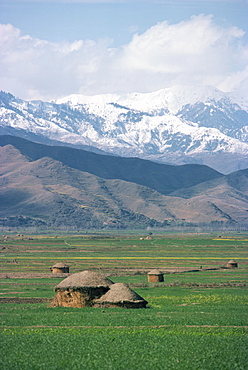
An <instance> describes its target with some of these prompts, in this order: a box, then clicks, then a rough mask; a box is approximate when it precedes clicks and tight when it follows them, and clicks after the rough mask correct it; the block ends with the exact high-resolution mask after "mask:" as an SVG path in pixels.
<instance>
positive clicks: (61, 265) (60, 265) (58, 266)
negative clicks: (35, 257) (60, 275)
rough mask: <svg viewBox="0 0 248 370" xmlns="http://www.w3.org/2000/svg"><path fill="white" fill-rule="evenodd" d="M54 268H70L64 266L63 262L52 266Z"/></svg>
mask: <svg viewBox="0 0 248 370" xmlns="http://www.w3.org/2000/svg"><path fill="white" fill-rule="evenodd" d="M52 267H53V268H54V267H56V268H63V267H68V266H67V265H66V264H64V263H63V262H57V263H55V265H53V266H52Z"/></svg>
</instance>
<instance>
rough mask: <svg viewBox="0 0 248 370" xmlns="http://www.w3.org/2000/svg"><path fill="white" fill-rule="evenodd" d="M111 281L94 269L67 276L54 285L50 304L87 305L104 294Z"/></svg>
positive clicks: (64, 305)
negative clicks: (53, 293) (54, 293)
mask: <svg viewBox="0 0 248 370" xmlns="http://www.w3.org/2000/svg"><path fill="white" fill-rule="evenodd" d="M112 284H113V282H112V281H111V280H110V279H108V278H106V277H104V276H103V275H101V274H99V273H97V272H94V271H83V272H79V273H76V274H72V275H70V276H68V277H67V278H66V279H64V280H63V281H61V282H60V283H59V284H58V285H57V286H56V287H55V289H54V290H55V292H56V295H55V297H54V299H53V301H52V303H51V306H53V307H56V306H63V307H87V306H92V305H93V304H94V303H93V301H94V299H97V298H100V297H101V296H102V295H104V294H105V293H106V292H107V291H108V290H109V287H110V286H111V285H112Z"/></svg>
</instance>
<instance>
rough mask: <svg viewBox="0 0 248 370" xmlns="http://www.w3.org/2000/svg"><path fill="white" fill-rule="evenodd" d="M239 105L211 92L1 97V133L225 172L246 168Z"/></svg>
mask: <svg viewBox="0 0 248 370" xmlns="http://www.w3.org/2000/svg"><path fill="white" fill-rule="evenodd" d="M241 98H242V97H237V96H236V97H234V96H233V95H232V96H231V95H228V94H225V93H223V92H221V91H219V90H218V89H216V88H214V87H211V86H204V87H189V86H175V87H173V88H168V89H163V90H159V91H156V92H153V93H147V94H144V93H132V94H103V95H95V96H84V95H70V96H67V97H64V98H62V99H58V100H56V101H53V102H42V101H24V100H21V99H17V98H15V97H14V96H13V95H11V94H8V93H4V92H1V93H0V116H1V131H0V133H5V134H6V133H11V134H14V135H18V136H25V137H26V138H31V139H32V138H33V137H32V136H30V135H35V137H36V139H37V141H38V140H40V139H41V138H42V140H43V142H44V140H45V139H47V140H48V139H49V140H55V141H59V142H62V143H65V144H73V145H77V146H80V145H87V146H89V147H94V148H98V149H101V150H103V151H105V152H108V153H112V154H116V155H122V156H138V157H142V158H147V159H152V160H160V161H165V162H171V163H185V162H191V163H193V162H196V163H205V164H208V165H210V166H212V167H213V168H216V169H218V170H222V171H223V173H225V172H226V173H227V172H228V171H229V170H230V172H231V171H234V170H236V169H240V168H245V167H248V161H247V159H248V158H247V157H248V143H247V141H248V140H247V139H248V109H246V106H245V104H244V103H242V104H241V103H240V105H239V104H238V102H239V101H240V102H241ZM242 102H244V99H243V100H242ZM241 105H242V107H241ZM223 158H225V163H223ZM227 161H229V162H230V163H231V164H228V163H227ZM209 162H210V163H209ZM223 165H224V166H223ZM222 167H223V168H222Z"/></svg>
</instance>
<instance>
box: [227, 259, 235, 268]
mask: <svg viewBox="0 0 248 370" xmlns="http://www.w3.org/2000/svg"><path fill="white" fill-rule="evenodd" d="M226 267H227V268H229V269H235V268H237V267H238V264H237V262H236V261H234V260H230V261H229V262H227V264H226Z"/></svg>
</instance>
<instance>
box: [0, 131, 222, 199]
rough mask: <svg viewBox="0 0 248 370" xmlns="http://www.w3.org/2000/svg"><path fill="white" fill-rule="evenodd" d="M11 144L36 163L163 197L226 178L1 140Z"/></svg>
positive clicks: (197, 168) (200, 169) (194, 168)
mask: <svg viewBox="0 0 248 370" xmlns="http://www.w3.org/2000/svg"><path fill="white" fill-rule="evenodd" d="M7 144H11V145H13V146H15V148H17V149H19V150H20V152H21V153H22V154H23V155H25V156H27V157H29V158H30V159H31V160H33V161H35V160H37V159H40V158H43V157H50V158H53V159H55V160H57V161H60V162H62V163H64V164H65V165H67V166H69V167H72V168H75V169H77V170H80V171H84V172H88V173H91V174H93V175H96V176H99V177H101V178H104V179H119V180H124V181H128V182H133V183H136V184H139V185H144V186H148V187H149V188H151V189H154V190H156V191H159V192H160V193H161V194H169V193H170V192H172V191H174V190H176V189H180V188H185V187H191V186H194V185H196V184H199V183H201V182H203V181H207V180H211V179H214V178H217V177H220V176H222V174H220V173H219V172H217V171H215V170H213V169H212V168H209V167H207V166H204V165H194V164H188V165H182V166H172V165H165V164H160V163H156V162H152V161H147V160H143V159H139V158H125V157H116V156H107V155H100V154H96V153H92V152H88V151H85V150H80V149H73V148H69V147H63V146H50V145H43V144H39V143H34V142H31V141H28V140H25V139H21V138H19V137H15V136H10V135H3V136H0V146H4V145H7Z"/></svg>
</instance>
